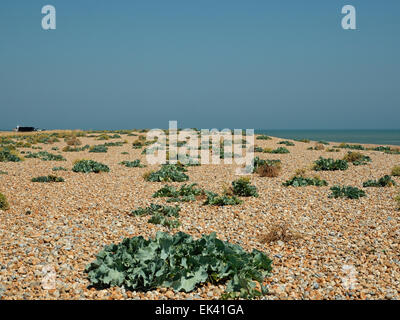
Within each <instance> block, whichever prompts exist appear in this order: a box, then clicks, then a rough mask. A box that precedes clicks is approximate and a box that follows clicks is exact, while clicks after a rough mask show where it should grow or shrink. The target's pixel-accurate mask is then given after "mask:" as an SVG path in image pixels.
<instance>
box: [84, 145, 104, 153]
mask: <svg viewBox="0 0 400 320" xmlns="http://www.w3.org/2000/svg"><path fill="white" fill-rule="evenodd" d="M107 151H108V148H107V147H106V146H104V145H102V144H98V145H96V146H91V147H90V149H89V152H95V153H106V152H107Z"/></svg>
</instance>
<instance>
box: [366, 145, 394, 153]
mask: <svg viewBox="0 0 400 320" xmlns="http://www.w3.org/2000/svg"><path fill="white" fill-rule="evenodd" d="M371 150H373V151H382V152H389V151H390V150H391V149H390V147H384V146H379V147H375V148H372V149H371Z"/></svg>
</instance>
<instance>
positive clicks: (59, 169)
mask: <svg viewBox="0 0 400 320" xmlns="http://www.w3.org/2000/svg"><path fill="white" fill-rule="evenodd" d="M51 170H53V171H68V169H67V168H64V167H54V168H53V169H51Z"/></svg>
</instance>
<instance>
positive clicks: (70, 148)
mask: <svg viewBox="0 0 400 320" xmlns="http://www.w3.org/2000/svg"><path fill="white" fill-rule="evenodd" d="M89 148H90V146H89V145H88V144H87V145H85V146H83V147H79V148H77V147H71V146H65V147H64V148H63V149H62V151H63V152H80V151H85V150H87V149H89Z"/></svg>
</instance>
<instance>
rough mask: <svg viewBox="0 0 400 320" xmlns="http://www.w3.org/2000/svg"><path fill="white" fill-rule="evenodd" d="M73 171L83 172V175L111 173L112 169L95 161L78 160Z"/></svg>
mask: <svg viewBox="0 0 400 320" xmlns="http://www.w3.org/2000/svg"><path fill="white" fill-rule="evenodd" d="M72 171H73V172H83V173H90V172H95V173H99V172H109V171H110V168H109V167H108V166H107V165H105V164H102V163H100V162H96V161H93V160H78V161H76V162H75V164H74V166H73V168H72Z"/></svg>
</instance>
